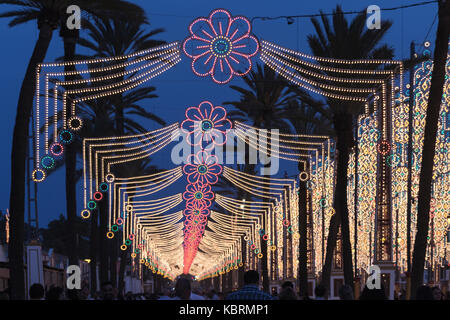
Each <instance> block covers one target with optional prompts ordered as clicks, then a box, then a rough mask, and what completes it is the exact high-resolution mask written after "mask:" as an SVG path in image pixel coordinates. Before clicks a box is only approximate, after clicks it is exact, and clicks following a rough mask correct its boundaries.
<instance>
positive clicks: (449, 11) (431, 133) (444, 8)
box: [411, 1, 450, 297]
mask: <svg viewBox="0 0 450 320" xmlns="http://www.w3.org/2000/svg"><path fill="white" fill-rule="evenodd" d="M438 15H439V23H438V27H437V33H436V45H435V51H434V66H433V73H432V77H431V87H430V96H429V100H428V106H427V115H426V120H427V121H426V124H425V133H424V143H423V149H422V155H423V156H422V168H421V170H420V182H419V195H418V200H419V202H418V207H417V233H416V238H415V242H414V251H413V263H412V269H411V271H412V276H411V290H412V291H411V292H412V295H413V297H415V294H416V290H417V288H418V287H419V286H420V285H422V283H423V270H424V263H425V251H426V247H427V236H428V226H429V219H430V200H431V184H432V176H433V174H432V173H433V164H434V154H435V150H434V149H435V145H436V134H437V129H438V119H439V111H440V107H441V101H442V93H443V88H444V84H445V68H446V67H445V66H446V62H447V57H448V43H449V37H450V2H449V1H446V2H445V1H440V2H439V12H438Z"/></svg>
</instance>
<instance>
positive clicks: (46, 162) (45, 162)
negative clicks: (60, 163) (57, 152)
mask: <svg viewBox="0 0 450 320" xmlns="http://www.w3.org/2000/svg"><path fill="white" fill-rule="evenodd" d="M41 164H42V166H43V167H44V168H45V169H52V168H54V167H55V159H53V157H50V156H45V157H42V159H41Z"/></svg>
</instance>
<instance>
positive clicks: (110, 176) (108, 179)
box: [105, 173, 116, 183]
mask: <svg viewBox="0 0 450 320" xmlns="http://www.w3.org/2000/svg"><path fill="white" fill-rule="evenodd" d="M115 178H116V177H115V176H114V175H113V174H112V173H108V174H107V175H106V176H105V180H106V182H108V183H113V182H114V179H115Z"/></svg>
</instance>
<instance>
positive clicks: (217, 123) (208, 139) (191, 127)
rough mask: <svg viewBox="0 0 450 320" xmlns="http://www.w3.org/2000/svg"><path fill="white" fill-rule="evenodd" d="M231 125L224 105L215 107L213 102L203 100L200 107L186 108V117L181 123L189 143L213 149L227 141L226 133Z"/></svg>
mask: <svg viewBox="0 0 450 320" xmlns="http://www.w3.org/2000/svg"><path fill="white" fill-rule="evenodd" d="M231 126H232V124H231V121H230V120H229V119H227V112H226V110H225V109H224V108H223V107H221V106H216V107H214V106H213V104H212V103H211V102H209V101H203V102H201V103H200V105H199V106H198V107H189V108H187V109H186V119H185V120H184V121H183V122H182V123H181V130H182V131H183V132H184V133H185V134H186V135H187V136H186V140H187V142H188V143H189V144H191V145H193V146H201V147H202V148H203V149H205V150H212V149H213V148H214V146H221V145H224V144H225V143H226V141H227V138H226V134H227V131H228V130H230V129H231Z"/></svg>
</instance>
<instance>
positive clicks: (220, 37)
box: [183, 9, 259, 84]
mask: <svg viewBox="0 0 450 320" xmlns="http://www.w3.org/2000/svg"><path fill="white" fill-rule="evenodd" d="M189 32H190V34H191V35H190V36H189V37H188V38H187V39H186V40H185V41H184V43H183V51H184V53H185V54H186V55H187V56H188V57H189V58H191V59H192V70H193V72H194V73H195V74H196V75H198V76H201V77H205V76H208V75H211V78H212V80H213V81H214V82H215V83H218V84H224V83H227V82H229V81H230V80H231V78H232V77H233V75H236V76H244V75H246V74H247V73H248V72H249V71H250V70H251V68H252V62H251V59H250V58H251V57H253V56H255V55H256V54H257V52H258V50H259V43H258V39H256V37H255V36H253V35H251V24H250V21H249V20H248V19H247V18H246V17H243V16H236V17H232V16H231V15H230V13H229V12H228V11H226V10H224V9H216V10H214V11H212V12H211V13H210V15H209V17H208V18H204V17H202V18H198V19H196V20H194V21H193V22H192V23H191V24H190V25H189Z"/></svg>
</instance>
